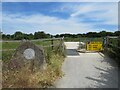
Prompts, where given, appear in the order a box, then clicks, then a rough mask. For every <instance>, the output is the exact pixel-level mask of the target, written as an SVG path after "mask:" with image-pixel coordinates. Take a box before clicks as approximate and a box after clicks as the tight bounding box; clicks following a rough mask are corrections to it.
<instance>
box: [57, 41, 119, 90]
mask: <svg viewBox="0 0 120 90" xmlns="http://www.w3.org/2000/svg"><path fill="white" fill-rule="evenodd" d="M65 45H66V48H67V50H66V52H67V57H66V59H65V62H64V63H63V65H62V71H63V72H64V74H65V75H64V76H63V77H62V78H61V79H59V80H57V81H56V82H55V86H56V87H57V88H117V87H118V67H117V64H116V63H115V62H114V61H113V60H112V59H110V58H108V57H106V56H104V55H101V54H99V53H78V52H77V51H76V49H77V47H78V42H65Z"/></svg>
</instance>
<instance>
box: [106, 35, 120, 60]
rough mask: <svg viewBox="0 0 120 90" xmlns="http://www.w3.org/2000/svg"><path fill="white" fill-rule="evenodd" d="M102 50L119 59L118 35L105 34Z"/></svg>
mask: <svg viewBox="0 0 120 90" xmlns="http://www.w3.org/2000/svg"><path fill="white" fill-rule="evenodd" d="M104 52H105V53H107V54H108V55H109V56H111V57H113V58H115V59H118V60H119V59H120V37H118V36H114V37H113V36H107V37H106V38H105V40H104Z"/></svg>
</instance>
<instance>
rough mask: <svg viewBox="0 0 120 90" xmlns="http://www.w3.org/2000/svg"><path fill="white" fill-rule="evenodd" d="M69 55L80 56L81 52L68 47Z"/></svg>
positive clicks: (67, 52) (67, 53)
mask: <svg viewBox="0 0 120 90" xmlns="http://www.w3.org/2000/svg"><path fill="white" fill-rule="evenodd" d="M66 55H67V56H79V53H78V52H77V50H76V49H66Z"/></svg>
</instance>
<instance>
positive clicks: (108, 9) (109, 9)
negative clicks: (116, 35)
mask: <svg viewBox="0 0 120 90" xmlns="http://www.w3.org/2000/svg"><path fill="white" fill-rule="evenodd" d="M75 9H76V8H75ZM95 11H98V12H96V13H93V14H92V13H91V12H95ZM101 11H103V12H101ZM99 12H101V13H99ZM82 14H83V15H84V16H85V17H87V18H91V19H96V20H98V21H99V20H105V22H102V23H104V24H113V25H117V24H118V22H117V21H118V3H91V4H87V5H84V6H78V7H77V10H76V11H75V12H73V13H72V14H71V17H77V16H79V15H82Z"/></svg>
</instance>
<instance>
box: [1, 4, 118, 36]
mask: <svg viewBox="0 0 120 90" xmlns="http://www.w3.org/2000/svg"><path fill="white" fill-rule="evenodd" d="M65 5H66V4H65ZM65 5H63V6H61V7H60V8H61V10H60V9H58V10H60V12H61V11H62V12H66V10H71V11H70V13H71V16H70V17H69V18H68V19H60V18H57V17H52V16H45V15H42V14H33V15H28V16H24V15H22V14H3V32H5V33H6V32H8V31H9V30H11V31H9V32H11V33H14V32H15V31H16V30H21V31H23V32H25V33H31V32H32V33H33V32H35V31H38V30H44V31H45V32H47V33H52V34H56V33H65V32H70V33H84V32H90V31H93V32H94V31H99V30H98V29H96V28H94V25H100V24H108V25H117V21H118V14H117V13H118V10H117V9H118V7H117V3H89V4H85V5H77V4H76V5H72V6H71V5H66V6H65ZM65 8H67V9H65ZM56 10H57V9H56ZM56 10H55V12H57V11H56ZM64 10H65V11H64ZM93 11H105V12H101V13H98V12H97V13H91V12H93ZM82 14H83V15H84V17H87V18H92V19H95V20H97V21H98V23H85V22H84V23H83V22H82V21H80V20H81V19H82V18H81V17H79V15H82ZM83 19H84V18H83ZM100 20H104V21H103V22H99V21H100ZM102 29H105V28H104V27H103V28H102ZM102 29H101V30H102Z"/></svg>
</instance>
